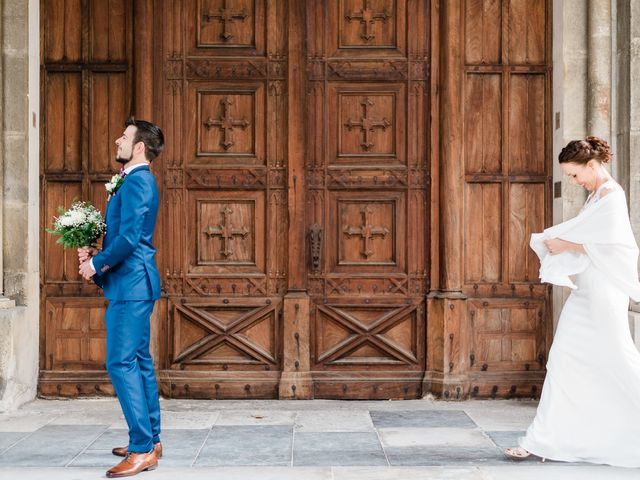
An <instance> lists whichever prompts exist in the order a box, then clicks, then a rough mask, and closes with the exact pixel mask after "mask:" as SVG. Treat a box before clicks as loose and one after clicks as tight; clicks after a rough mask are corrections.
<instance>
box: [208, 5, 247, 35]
mask: <svg viewBox="0 0 640 480" xmlns="http://www.w3.org/2000/svg"><path fill="white" fill-rule="evenodd" d="M248 16H249V15H248V14H247V13H246V12H245V11H244V8H243V9H242V10H240V11H236V12H234V11H233V10H231V9H230V8H229V7H228V5H227V0H223V3H222V8H219V9H218V12H217V13H214V12H208V13H204V14H202V19H203V21H205V22H210V21H211V20H215V19H216V18H217V19H219V21H220V23H222V33H221V34H220V38H222V40H223V41H225V42H228V41H229V40H231V38H233V34H231V33H229V30H227V23H235V21H236V19H240V20H242V21H243V22H244V19H245V18H247V17H248Z"/></svg>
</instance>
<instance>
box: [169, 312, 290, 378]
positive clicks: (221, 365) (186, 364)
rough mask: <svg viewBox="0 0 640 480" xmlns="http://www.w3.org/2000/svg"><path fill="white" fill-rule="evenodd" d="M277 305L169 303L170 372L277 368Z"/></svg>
mask: <svg viewBox="0 0 640 480" xmlns="http://www.w3.org/2000/svg"><path fill="white" fill-rule="evenodd" d="M278 311H279V304H278V303H277V302H271V301H269V302H268V303H267V304H266V305H265V303H264V302H262V303H257V302H255V301H253V302H251V301H242V302H234V303H233V304H229V303H227V304H224V303H222V302H215V301H209V302H203V301H188V302H179V303H171V332H172V343H171V345H172V354H171V368H172V369H176V368H178V369H181V370H184V369H200V370H202V369H207V370H211V369H214V370H225V371H226V370H234V369H237V368H240V369H262V370H264V369H267V370H269V369H271V368H277V367H278V365H279V362H280V359H279V348H280V324H279V314H278Z"/></svg>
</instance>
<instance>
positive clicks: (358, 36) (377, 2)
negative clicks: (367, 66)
mask: <svg viewBox="0 0 640 480" xmlns="http://www.w3.org/2000/svg"><path fill="white" fill-rule="evenodd" d="M406 4H407V2H406V0H331V1H329V2H328V5H327V10H328V16H329V18H332V19H333V20H332V21H331V22H329V23H328V39H329V53H330V55H331V56H340V55H344V56H352V55H359V54H363V55H375V56H379V55H385V54H386V55H392V54H395V55H406V53H407V51H406V31H407V30H406V19H407V17H406V10H405V9H406Z"/></svg>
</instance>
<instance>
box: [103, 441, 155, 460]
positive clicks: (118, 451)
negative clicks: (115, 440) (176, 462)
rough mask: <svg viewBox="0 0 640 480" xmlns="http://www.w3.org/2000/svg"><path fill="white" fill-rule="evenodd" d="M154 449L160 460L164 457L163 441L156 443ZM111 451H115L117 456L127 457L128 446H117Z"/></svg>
mask: <svg viewBox="0 0 640 480" xmlns="http://www.w3.org/2000/svg"><path fill="white" fill-rule="evenodd" d="M153 451H154V452H155V454H156V457H158V460H160V459H161V458H162V443H160V442H158V443H154V444H153ZM111 453H113V454H114V455H115V456H116V457H126V456H127V447H116V448H114V449H113V450H111Z"/></svg>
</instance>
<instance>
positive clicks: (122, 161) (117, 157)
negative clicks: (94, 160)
mask: <svg viewBox="0 0 640 480" xmlns="http://www.w3.org/2000/svg"><path fill="white" fill-rule="evenodd" d="M132 158H133V153H132V154H131V155H130V156H129V158H123V157H121V156H120V155H117V154H116V162H118V163H121V164H122V165H126V164H127V163H129V161H131V159H132Z"/></svg>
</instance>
